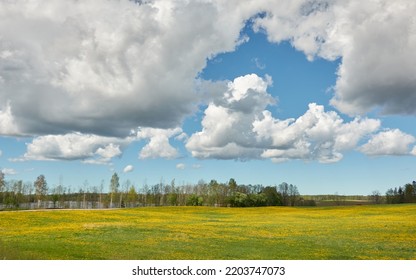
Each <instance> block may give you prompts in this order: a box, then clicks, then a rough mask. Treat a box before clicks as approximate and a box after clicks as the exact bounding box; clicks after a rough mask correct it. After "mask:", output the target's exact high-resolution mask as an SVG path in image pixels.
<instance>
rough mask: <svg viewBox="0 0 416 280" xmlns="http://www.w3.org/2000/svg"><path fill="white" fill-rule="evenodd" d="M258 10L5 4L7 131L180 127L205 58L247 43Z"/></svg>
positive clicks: (0, 83) (0, 121)
mask: <svg viewBox="0 0 416 280" xmlns="http://www.w3.org/2000/svg"><path fill="white" fill-rule="evenodd" d="M250 5H251V4H250ZM250 5H249V4H245V5H242V6H243V7H237V8H235V7H234V8H235V9H234V10H233V15H229V8H231V6H230V4H227V3H222V1H220V2H218V3H216V1H213V2H210V1H127V0H123V1H118V0H110V1H96V0H86V1H75V0H69V1H65V2H64V3H58V2H56V1H39V0H29V1H13V2H10V1H1V2H0V34H1V36H0V104H6V105H3V107H0V116H1V118H0V133H1V134H3V135H16V134H17V135H19V134H24V135H47V134H61V135H63V134H67V133H71V132H73V131H79V132H82V133H85V134H97V135H104V136H119V137H126V136H127V135H128V134H129V132H130V130H131V129H134V128H136V127H138V126H146V127H159V128H169V127H175V126H177V125H179V124H180V122H181V121H182V120H183V118H184V117H185V116H187V115H189V114H190V113H192V112H193V111H194V110H195V106H196V104H197V103H198V99H199V96H198V95H197V94H196V93H195V78H196V77H197V76H198V73H200V71H201V70H202V69H203V68H204V67H205V65H206V59H207V58H210V57H213V56H214V55H215V54H217V53H222V52H227V51H232V50H234V49H235V47H236V45H238V44H239V43H241V40H240V39H241V38H240V30H241V28H242V27H243V25H244V20H245V19H247V18H248V17H250V16H251V15H252V13H253V12H255V11H253V9H252V8H251V7H250ZM224 26H227V28H224Z"/></svg>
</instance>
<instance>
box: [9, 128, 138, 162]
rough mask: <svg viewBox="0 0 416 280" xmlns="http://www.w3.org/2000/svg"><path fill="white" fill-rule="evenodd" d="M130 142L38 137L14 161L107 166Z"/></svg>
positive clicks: (71, 136) (75, 136)
mask: <svg viewBox="0 0 416 280" xmlns="http://www.w3.org/2000/svg"><path fill="white" fill-rule="evenodd" d="M131 141H132V139H131V138H126V139H120V138H115V137H103V136H97V135H92V134H81V133H70V134H65V135H46V136H39V137H36V138H34V139H33V141H32V142H31V143H28V144H27V145H26V146H27V151H26V153H25V154H24V155H23V156H22V157H21V158H18V159H15V160H83V161H84V162H85V163H95V164H108V163H109V162H110V160H111V159H112V158H113V157H117V156H120V155H121V153H122V149H123V148H124V147H125V146H126V145H127V144H129V143H131Z"/></svg>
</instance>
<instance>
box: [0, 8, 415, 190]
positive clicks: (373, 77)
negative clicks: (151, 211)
mask: <svg viewBox="0 0 416 280" xmlns="http://www.w3.org/2000/svg"><path fill="white" fill-rule="evenodd" d="M30 2H31V5H25V4H24V3H22V2H19V1H18V2H17V3H16V4H11V3H1V4H0V18H1V20H0V135H1V136H0V169H1V170H2V171H3V173H5V175H6V179H8V180H18V179H22V180H24V181H30V182H33V181H34V180H35V179H36V177H37V176H38V175H40V174H44V175H45V176H46V179H47V181H48V183H49V186H51V187H52V186H54V185H56V184H58V183H59V182H60V180H62V182H63V184H64V185H66V186H71V187H72V188H75V189H77V188H78V187H79V186H83V185H84V184H86V182H87V184H88V185H89V186H95V185H99V184H101V182H102V181H103V182H104V186H105V187H107V186H108V185H109V181H110V178H111V175H112V174H113V172H117V173H119V175H120V177H121V181H122V183H123V182H125V181H126V180H130V181H131V182H133V183H134V184H135V185H136V186H137V187H140V186H142V185H143V184H145V183H147V184H154V183H158V182H160V181H161V180H162V181H164V182H166V183H169V182H170V181H171V180H172V179H175V181H176V183H177V184H183V183H185V184H186V183H197V182H198V181H199V180H201V179H202V180H205V181H209V180H211V179H216V180H218V181H220V182H226V181H228V180H229V179H230V178H234V179H236V181H237V182H238V183H243V184H263V185H278V184H280V183H281V182H288V183H292V184H295V185H297V186H298V188H299V190H300V192H301V193H303V194H333V193H339V194H370V193H371V192H372V191H373V190H380V191H381V192H384V191H385V190H387V189H388V188H390V187H396V186H399V185H403V184H405V183H407V182H410V181H412V180H414V179H415V177H414V174H416V138H415V136H416V127H415V125H414V123H415V115H416V109H415V108H416V76H415V73H416V69H415V68H416V56H415V55H414V52H413V50H414V48H415V47H416V41H415V40H414V38H415V30H416V26H415V23H414V21H413V20H412V15H413V14H414V13H413V12H415V11H416V5H415V4H412V3H408V1H405V0H403V1H395V2H394V3H390V2H389V1H382V0H380V1H376V2H374V3H371V4H369V3H364V4H363V3H360V1H354V0H351V1H312V2H311V1H302V0H299V1H281V2H279V4H278V5H277V4H276V3H275V2H274V1H267V0H264V1H246V2H245V3H244V4H241V3H238V1H190V2H189V3H188V2H187V1H168V0H166V1H149V2H146V3H142V4H139V3H134V1H127V0H125V1H107V2H99V3H96V1H93V0H89V1H83V2H82V3H79V2H76V1H67V2H66V3H44V1H35V0H32V1H30ZM237 3H238V4H239V5H237ZM386 5H387V6H389V9H386V8H385V7H386ZM48 11H49V12H48ZM50 11H53V12H52V13H51V12H50ZM58 15H59V16H58ZM109 18H111V20H109ZM10 30H19V32H11V31H10ZM398 30H401V32H397V31H398Z"/></svg>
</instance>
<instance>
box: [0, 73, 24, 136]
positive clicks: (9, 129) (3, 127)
mask: <svg viewBox="0 0 416 280" xmlns="http://www.w3.org/2000/svg"><path fill="white" fill-rule="evenodd" d="M0 77H1V76H0ZM0 86H1V85H0ZM0 96H1V92H0ZM2 134H3V135H20V132H19V130H18V129H17V125H16V123H15V121H14V118H13V115H12V112H11V106H10V102H7V103H6V106H5V107H3V108H1V107H0V135H2Z"/></svg>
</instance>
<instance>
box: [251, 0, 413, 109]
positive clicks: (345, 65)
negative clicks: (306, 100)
mask: <svg viewBox="0 0 416 280" xmlns="http://www.w3.org/2000/svg"><path fill="white" fill-rule="evenodd" d="M265 11H267V15H266V16H265V17H263V18H257V19H256V20H255V28H256V29H257V30H260V29H263V30H265V31H266V32H267V36H268V38H269V40H270V41H272V42H281V41H284V40H290V41H291V43H292V45H293V46H294V47H295V48H296V49H298V50H300V51H303V52H304V53H305V55H306V56H307V57H308V58H309V59H311V60H312V59H313V58H314V57H316V56H320V57H323V58H325V59H329V60H333V59H336V58H342V63H341V64H340V67H339V70H338V73H337V74H338V79H337V82H336V85H335V87H334V90H335V96H334V98H333V99H332V101H331V103H332V105H334V106H335V107H336V108H337V109H338V110H340V111H342V112H344V113H348V114H350V115H357V114H365V113H366V112H368V111H371V110H373V109H381V112H382V113H388V114H413V115H415V114H416V76H415V73H416V56H415V55H414V50H415V49H416V35H415V34H416V32H415V31H416V22H415V21H414V14H415V13H416V2H415V1H408V0H397V1H389V0H377V1H366V2H363V1H359V0H328V1H325V0H321V1H309V0H297V1H293V0H283V1H279V4H278V5H269V6H268V7H265Z"/></svg>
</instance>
